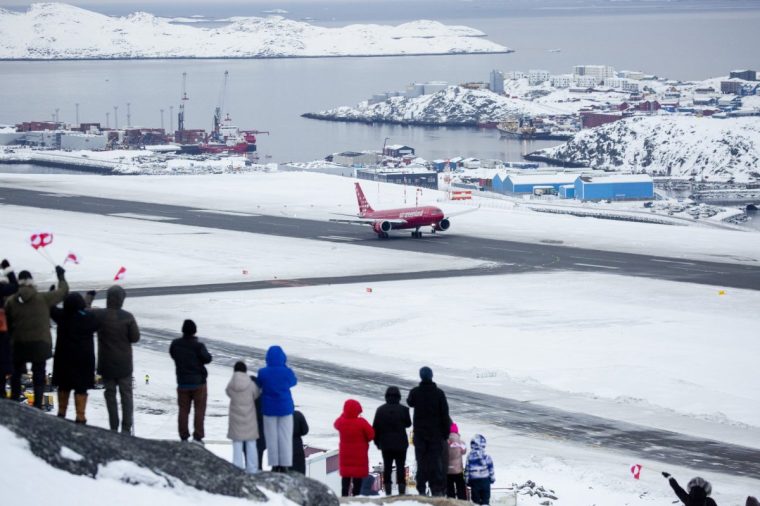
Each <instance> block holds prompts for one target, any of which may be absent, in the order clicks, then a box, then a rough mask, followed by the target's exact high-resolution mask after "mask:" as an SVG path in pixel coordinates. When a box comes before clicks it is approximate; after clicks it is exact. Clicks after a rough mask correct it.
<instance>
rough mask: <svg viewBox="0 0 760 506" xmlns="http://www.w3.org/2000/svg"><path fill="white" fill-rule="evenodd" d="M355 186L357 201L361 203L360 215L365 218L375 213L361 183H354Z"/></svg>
mask: <svg viewBox="0 0 760 506" xmlns="http://www.w3.org/2000/svg"><path fill="white" fill-rule="evenodd" d="M354 186H356V200H357V201H358V202H359V214H360V215H362V216H363V215H365V214H367V213H371V212H372V211H374V209H372V206H370V205H369V202H367V197H365V196H364V192H363V191H362V187H361V185H360V184H359V183H354Z"/></svg>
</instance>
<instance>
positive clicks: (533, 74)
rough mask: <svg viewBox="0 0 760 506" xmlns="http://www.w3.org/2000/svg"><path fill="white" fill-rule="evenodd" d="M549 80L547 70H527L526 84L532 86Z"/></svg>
mask: <svg viewBox="0 0 760 506" xmlns="http://www.w3.org/2000/svg"><path fill="white" fill-rule="evenodd" d="M548 80H549V71H548V70H529V71H528V84H530V85H532V86H534V85H536V84H541V83H543V82H545V81H548Z"/></svg>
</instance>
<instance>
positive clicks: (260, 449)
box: [243, 374, 267, 471]
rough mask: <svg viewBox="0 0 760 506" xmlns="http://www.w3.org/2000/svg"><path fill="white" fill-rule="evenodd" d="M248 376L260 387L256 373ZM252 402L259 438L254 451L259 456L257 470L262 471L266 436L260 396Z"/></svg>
mask: <svg viewBox="0 0 760 506" xmlns="http://www.w3.org/2000/svg"><path fill="white" fill-rule="evenodd" d="M250 377H251V381H253V382H254V383H256V386H258V387H259V388H261V385H259V379H258V378H257V377H256V375H255V374H251V375H250ZM254 404H255V405H256V423H257V424H258V425H259V438H258V439H257V440H256V453H257V454H258V456H259V471H262V470H263V469H264V467H263V466H264V450H266V449H267V438H266V437H264V413H263V412H262V411H261V396H258V397H256V400H255V401H254ZM243 451H245V448H243Z"/></svg>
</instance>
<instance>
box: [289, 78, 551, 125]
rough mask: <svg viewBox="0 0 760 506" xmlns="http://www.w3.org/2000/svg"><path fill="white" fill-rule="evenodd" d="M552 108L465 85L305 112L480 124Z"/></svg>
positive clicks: (402, 121) (412, 122)
mask: <svg viewBox="0 0 760 506" xmlns="http://www.w3.org/2000/svg"><path fill="white" fill-rule="evenodd" d="M553 112H554V111H552V110H550V109H549V108H547V107H545V106H543V105H540V104H536V103H533V102H530V101H527V100H522V99H514V98H510V97H505V96H503V95H498V94H496V93H492V92H491V91H488V90H480V89H478V90H472V89H469V88H463V87H461V86H449V87H448V88H446V89H444V90H441V91H438V92H436V93H431V94H429V95H422V96H419V97H413V98H412V97H391V98H388V99H387V100H384V101H382V102H378V103H376V104H371V105H368V104H366V103H364V104H360V105H359V106H357V107H346V106H342V107H337V108H335V109H329V110H325V111H320V112H309V113H306V114H304V115H303V116H304V117H306V118H312V119H324V120H331V121H352V122H362V123H395V124H404V125H436V126H476V125H478V124H479V123H486V122H495V121H501V120H503V119H505V118H507V117H509V116H512V115H531V116H540V115H548V114H552V113H553Z"/></svg>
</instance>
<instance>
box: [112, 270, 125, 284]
mask: <svg viewBox="0 0 760 506" xmlns="http://www.w3.org/2000/svg"><path fill="white" fill-rule="evenodd" d="M126 272H127V268H126V267H119V271H118V272H117V273H116V276H114V277H113V280H114V281H119V280H121V279H124V274H125V273H126Z"/></svg>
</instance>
